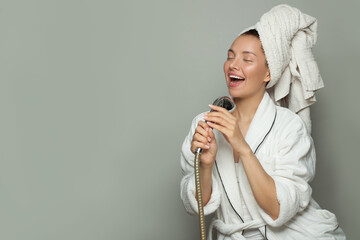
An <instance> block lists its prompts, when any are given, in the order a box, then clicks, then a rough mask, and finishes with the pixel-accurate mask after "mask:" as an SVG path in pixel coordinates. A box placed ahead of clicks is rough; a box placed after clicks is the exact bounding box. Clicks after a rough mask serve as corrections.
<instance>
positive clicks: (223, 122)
mask: <svg viewBox="0 0 360 240" xmlns="http://www.w3.org/2000/svg"><path fill="white" fill-rule="evenodd" d="M206 120H207V121H208V123H209V122H212V123H216V124H219V125H221V126H224V127H227V126H228V125H229V122H228V121H226V120H225V119H223V118H222V117H207V118H206ZM209 126H210V125H209Z"/></svg>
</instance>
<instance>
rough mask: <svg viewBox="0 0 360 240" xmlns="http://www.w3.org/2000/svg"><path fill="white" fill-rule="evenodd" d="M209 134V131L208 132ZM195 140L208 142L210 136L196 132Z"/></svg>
mask: <svg viewBox="0 0 360 240" xmlns="http://www.w3.org/2000/svg"><path fill="white" fill-rule="evenodd" d="M207 134H208V133H207ZM193 141H197V142H201V143H204V144H207V143H208V142H209V141H208V137H204V136H202V135H201V134H199V133H195V134H194V139H193Z"/></svg>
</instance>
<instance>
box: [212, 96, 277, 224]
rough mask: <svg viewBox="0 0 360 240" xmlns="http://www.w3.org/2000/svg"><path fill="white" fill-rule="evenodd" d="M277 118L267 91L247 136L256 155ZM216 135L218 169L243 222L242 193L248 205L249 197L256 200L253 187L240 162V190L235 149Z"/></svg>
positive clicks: (274, 107) (247, 140)
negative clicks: (235, 162) (235, 164)
mask: <svg viewBox="0 0 360 240" xmlns="http://www.w3.org/2000/svg"><path fill="white" fill-rule="evenodd" d="M275 118H276V106H275V104H274V102H273V100H272V99H271V98H270V96H269V94H268V93H267V91H265V93H264V96H263V98H262V100H261V102H260V104H259V106H258V108H257V110H256V112H255V115H254V117H253V119H252V121H251V123H250V125H249V128H248V131H247V133H246V136H245V141H246V142H247V143H248V145H249V146H250V148H251V150H252V151H253V152H254V153H255V154H256V152H257V149H258V148H259V147H260V145H261V143H262V142H263V141H264V140H265V138H266V136H267V134H268V133H269V132H270V131H271V129H272V126H273V123H274V120H275ZM216 135H217V136H216V139H217V143H218V152H217V155H216V168H217V171H218V173H219V176H220V179H221V181H222V184H223V187H224V189H225V192H226V195H227V197H228V200H229V202H230V204H231V205H232V207H233V209H234V210H235V212H236V213H237V215H238V216H239V217H240V218H241V220H243V219H242V217H241V215H242V214H243V212H242V207H241V201H240V191H241V192H242V194H243V196H244V195H245V196H244V199H245V201H246V204H247V205H248V203H249V199H248V197H247V196H251V197H252V198H254V197H253V194H252V191H251V187H250V184H249V182H248V180H247V177H246V174H245V172H244V169H243V167H242V163H241V160H240V161H239V164H240V165H241V168H240V169H241V170H240V172H239V174H240V175H239V179H240V186H241V187H240V188H239V186H238V185H237V179H236V172H235V166H234V154H233V149H232V147H231V145H230V144H229V143H228V142H227V141H226V139H225V137H224V136H223V135H222V134H221V133H220V132H216ZM254 201H255V199H251V200H250V202H254ZM255 202H256V201H255ZM253 207H254V206H249V205H248V208H249V211H251V209H252V208H253Z"/></svg>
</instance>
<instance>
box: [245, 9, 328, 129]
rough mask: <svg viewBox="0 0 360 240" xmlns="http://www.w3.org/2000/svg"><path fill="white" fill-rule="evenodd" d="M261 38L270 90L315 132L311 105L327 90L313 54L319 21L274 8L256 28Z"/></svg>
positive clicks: (295, 10)
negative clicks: (322, 89)
mask: <svg viewBox="0 0 360 240" xmlns="http://www.w3.org/2000/svg"><path fill="white" fill-rule="evenodd" d="M250 29H256V30H257V31H258V33H259V36H260V41H261V43H262V46H263V49H264V52H265V57H266V60H267V63H268V66H269V69H270V76H271V80H270V82H269V83H268V84H267V86H266V89H267V91H268V92H269V95H270V97H271V98H272V99H273V100H274V102H275V103H276V104H277V105H279V106H283V107H287V108H289V109H290V110H291V111H293V112H295V113H297V114H298V115H299V116H300V117H301V118H302V120H303V121H304V122H305V123H306V126H307V129H308V131H309V133H311V119H310V108H309V107H310V105H312V104H313V103H314V102H316V98H315V92H316V91H317V90H318V89H320V88H322V87H324V83H323V80H322V78H321V76H320V73H319V68H318V66H317V63H316V61H315V59H314V56H313V54H312V51H311V49H312V47H313V46H314V44H315V43H316V40H317V20H316V18H314V17H312V16H309V15H307V14H305V13H302V12H301V11H300V10H299V9H297V8H294V7H291V6H289V5H286V4H280V5H278V6H275V7H273V8H272V9H271V10H270V11H269V12H267V13H265V14H264V15H262V16H261V18H260V21H259V22H258V23H256V25H255V26H251V27H249V28H246V29H245V30H243V31H242V32H241V33H240V34H239V35H241V34H243V33H244V32H246V31H248V30H250Z"/></svg>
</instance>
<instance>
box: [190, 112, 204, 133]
mask: <svg viewBox="0 0 360 240" xmlns="http://www.w3.org/2000/svg"><path fill="white" fill-rule="evenodd" d="M204 113H205V112H202V113H199V114H197V115H196V116H195V117H194V118H193V120H192V122H191V128H192V129H193V128H194V129H195V128H196V126H197V124H198V122H199V121H205V120H204Z"/></svg>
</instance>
